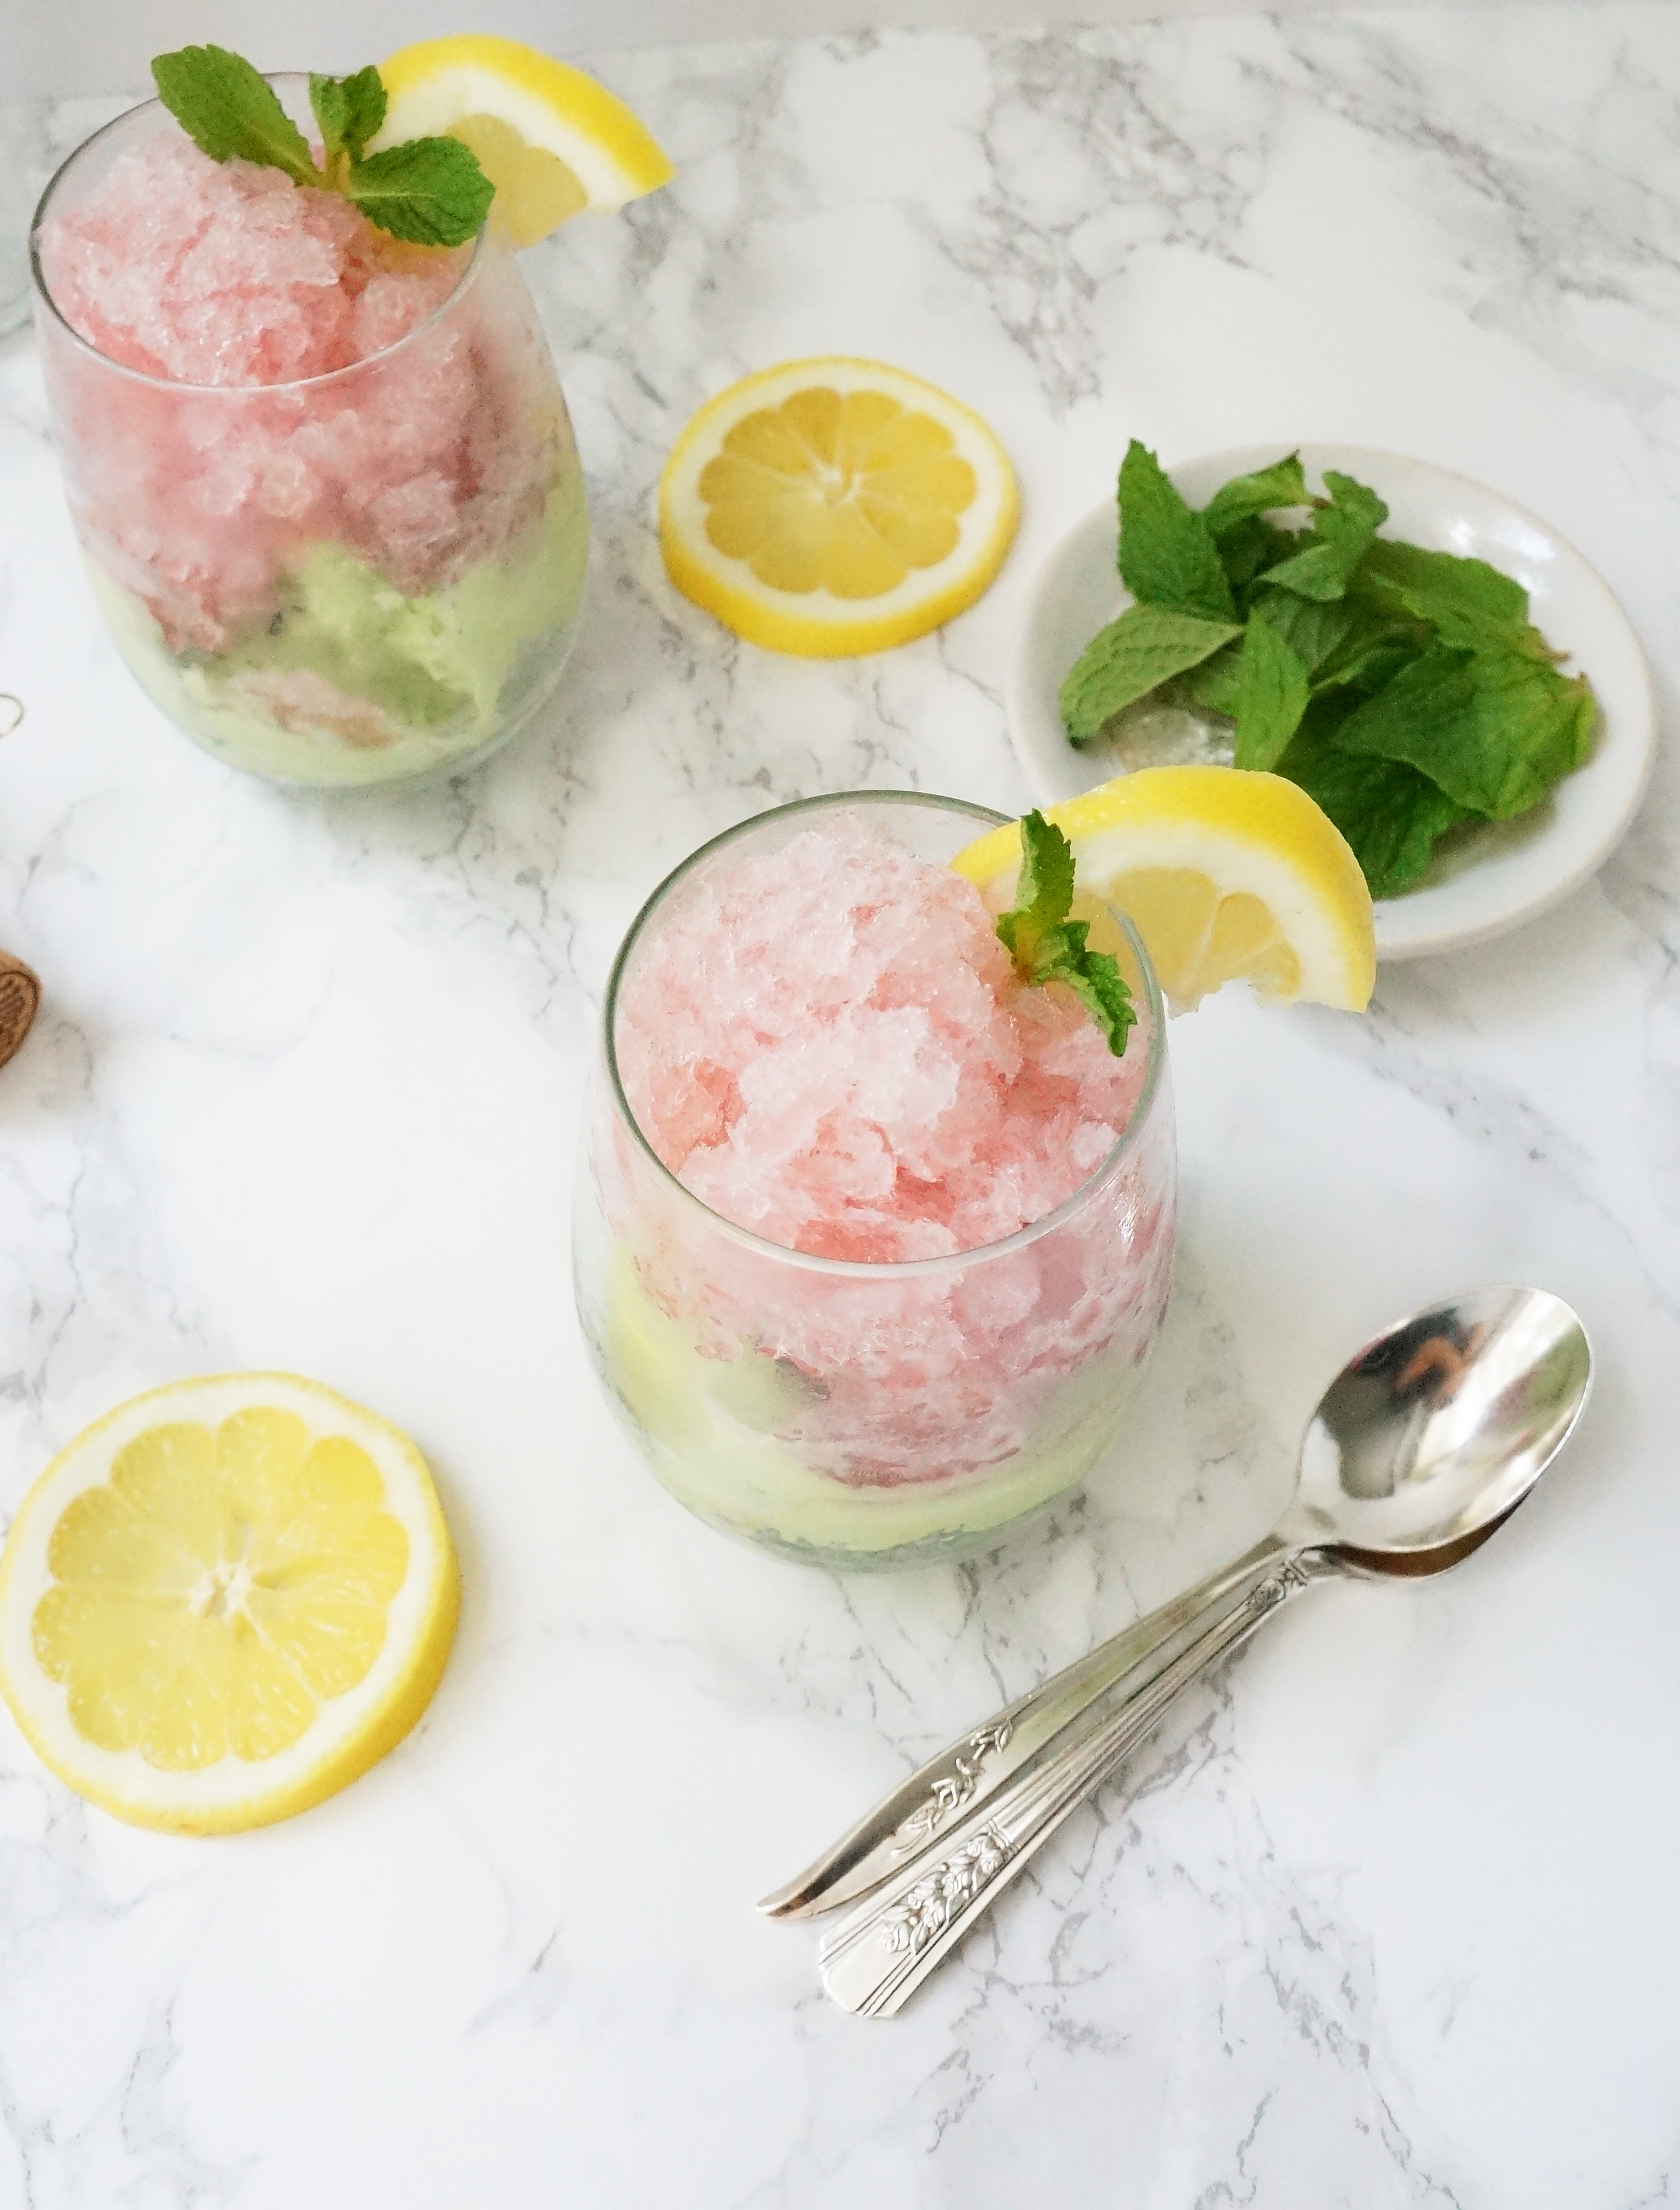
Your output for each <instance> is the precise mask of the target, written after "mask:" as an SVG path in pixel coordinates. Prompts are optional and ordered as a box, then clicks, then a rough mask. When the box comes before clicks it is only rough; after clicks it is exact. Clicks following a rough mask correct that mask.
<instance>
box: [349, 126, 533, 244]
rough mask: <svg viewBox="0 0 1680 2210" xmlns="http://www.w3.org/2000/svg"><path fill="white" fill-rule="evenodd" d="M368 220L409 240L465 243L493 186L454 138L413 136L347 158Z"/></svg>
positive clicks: (354, 192) (480, 221)
mask: <svg viewBox="0 0 1680 2210" xmlns="http://www.w3.org/2000/svg"><path fill="white" fill-rule="evenodd" d="M344 190H345V193H346V197H348V198H350V199H352V200H353V201H354V202H356V205H357V206H358V208H360V209H361V210H362V213H363V214H364V215H365V216H366V217H367V219H368V220H369V221H370V222H374V223H377V224H378V226H379V227H380V229H381V230H384V231H388V232H390V234H391V236H392V237H393V238H402V239H407V240H408V241H409V243H410V244H411V245H465V244H466V243H467V239H469V238H476V237H477V236H478V234H479V231H480V229H481V228H482V227H483V226H484V220H485V216H486V215H487V214H489V213H490V203H491V201H492V200H493V199H494V198H495V196H496V187H495V185H494V184H491V181H490V178H488V177H487V176H485V172H484V171H483V170H482V169H481V168H480V167H479V164H478V162H477V160H475V159H474V158H473V154H471V153H470V152H469V151H468V149H467V148H466V147H465V146H463V145H462V144H461V142H460V141H459V140H458V139H455V138H411V139H410V140H409V141H408V142H407V143H406V145H402V146H388V147H386V148H385V149H384V151H383V152H382V153H379V154H370V155H369V156H368V158H367V159H366V160H364V161H355V162H352V164H351V166H350V172H349V175H348V176H347V177H346V179H345V184H344Z"/></svg>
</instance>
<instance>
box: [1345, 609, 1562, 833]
mask: <svg viewBox="0 0 1680 2210" xmlns="http://www.w3.org/2000/svg"><path fill="white" fill-rule="evenodd" d="M1591 696H1592V694H1591V692H1590V691H1589V690H1588V688H1587V684H1586V682H1585V680H1584V679H1582V678H1581V677H1577V678H1576V679H1575V680H1574V681H1573V682H1566V681H1565V680H1564V679H1563V677H1562V676H1561V675H1559V674H1558V673H1557V672H1556V670H1555V669H1553V668H1551V667H1543V666H1540V665H1538V663H1537V662H1535V661H1532V660H1531V659H1529V658H1527V657H1526V655H1524V654H1522V653H1520V652H1514V651H1511V650H1509V649H1504V648H1501V647H1495V646H1490V647H1487V648H1484V649H1480V650H1475V651H1471V650H1467V649H1466V648H1464V647H1463V646H1461V645H1448V644H1436V645H1432V646H1431V647H1430V649H1429V650H1428V651H1427V652H1425V653H1424V654H1423V655H1421V656H1420V657H1419V658H1418V659H1416V660H1414V661H1412V662H1411V663H1410V664H1409V666H1407V667H1404V668H1402V670H1401V671H1400V673H1399V674H1398V675H1396V676H1395V678H1394V680H1393V681H1392V682H1391V683H1388V684H1386V685H1384V686H1383V688H1382V690H1381V691H1377V692H1376V694H1375V695H1374V696H1373V697H1370V698H1367V699H1365V700H1364V701H1363V702H1362V703H1361V704H1360V705H1359V706H1358V708H1357V709H1355V710H1354V711H1353V712H1352V714H1350V715H1349V716H1348V717H1347V719H1346V722H1343V723H1342V725H1341V727H1340V729H1339V730H1338V731H1337V733H1336V739H1335V741H1336V744H1337V746H1338V747H1339V749H1340V750H1341V751H1343V752H1357V753H1361V754H1364V755H1365V756H1366V757H1368V758H1380V759H1391V760H1404V761H1405V762H1406V764H1408V765H1409V766H1411V767H1414V768H1416V769H1417V770H1418V772H1419V773H1420V774H1423V775H1426V776H1428V777H1429V778H1430V782H1433V783H1435V784H1436V785H1438V787H1439V788H1441V789H1442V790H1444V791H1445V792H1446V793H1447V794H1448V797H1449V798H1452V799H1454V800H1456V801H1457V803H1458V804H1459V805H1460V806H1464V807H1466V808H1467V809H1468V810H1469V811H1471V812H1476V813H1484V814H1486V815H1487V816H1488V817H1489V818H1490V819H1493V820H1496V821H1504V820H1508V819H1509V818H1510V817H1511V816H1512V815H1513V814H1516V813H1526V812H1528V810H1529V809H1530V807H1531V806H1538V804H1539V802H1540V800H1542V799H1543V798H1544V797H1545V794H1546V793H1547V791H1548V790H1550V789H1551V786H1552V784H1553V783H1554V782H1558V781H1559V780H1560V779H1561V778H1562V777H1563V776H1566V775H1568V774H1569V770H1571V769H1572V768H1573V767H1575V765H1576V764H1578V751H1579V746H1580V722H1581V712H1582V709H1583V706H1584V704H1585V703H1587V701H1589V700H1590V699H1591Z"/></svg>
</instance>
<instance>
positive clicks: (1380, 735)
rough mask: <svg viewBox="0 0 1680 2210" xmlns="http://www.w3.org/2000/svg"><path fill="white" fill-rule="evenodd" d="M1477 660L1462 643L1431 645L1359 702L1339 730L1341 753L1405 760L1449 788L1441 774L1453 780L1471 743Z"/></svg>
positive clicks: (1462, 796)
mask: <svg viewBox="0 0 1680 2210" xmlns="http://www.w3.org/2000/svg"><path fill="white" fill-rule="evenodd" d="M1474 659H1475V655H1473V654H1472V653H1469V652H1466V651H1465V650H1463V649H1462V648H1461V647H1460V646H1457V645H1450V644H1432V645H1430V648H1429V649H1428V650H1427V651H1425V652H1423V653H1420V654H1419V655H1418V657H1417V658H1416V659H1413V660H1410V661H1407V662H1406V666H1405V667H1402V668H1401V669H1400V673H1398V674H1397V675H1396V676H1394V679H1393V680H1392V681H1390V682H1388V683H1385V684H1384V685H1383V686H1382V689H1381V690H1380V691H1374V692H1373V693H1372V694H1371V696H1370V697H1369V698H1362V699H1361V700H1360V701H1359V703H1358V705H1356V706H1355V707H1354V709H1353V710H1352V712H1351V713H1350V714H1349V715H1348V716H1347V718H1346V721H1344V722H1342V723H1341V724H1340V727H1339V728H1338V729H1337V730H1336V733H1335V740H1334V741H1335V746H1336V749H1337V750H1338V751H1339V752H1352V753H1358V754H1359V755H1361V756H1362V757H1364V758H1368V759H1387V760H1403V761H1405V762H1406V764H1407V765H1408V766H1411V767H1414V768H1416V769H1417V770H1418V772H1419V773H1420V774H1422V775H1426V776H1429V778H1430V782H1435V783H1438V784H1440V785H1441V787H1442V788H1443V789H1448V788H1449V785H1448V782H1443V780H1442V776H1441V774H1440V773H1438V772H1437V770H1440V769H1442V768H1444V769H1445V770H1447V772H1448V776H1452V773H1453V770H1454V766H1455V764H1458V763H1460V762H1461V761H1462V760H1463V759H1464V758H1465V757H1466V752H1467V747H1468V746H1469V745H1470V743H1471V741H1472V736H1473V729H1474V722H1473V716H1474V708H1475V697H1476V680H1475V676H1474V674H1473V673H1472V669H1473V665H1474ZM1449 794H1450V795H1452V796H1454V797H1455V798H1456V799H1457V800H1458V802H1459V803H1460V805H1469V806H1473V807H1474V810H1475V811H1477V812H1481V811H1483V810H1484V809H1483V808H1481V807H1480V806H1475V804H1474V800H1472V799H1471V798H1470V797H1469V796H1467V794H1466V793H1465V792H1463V791H1461V790H1452V791H1450V793H1449Z"/></svg>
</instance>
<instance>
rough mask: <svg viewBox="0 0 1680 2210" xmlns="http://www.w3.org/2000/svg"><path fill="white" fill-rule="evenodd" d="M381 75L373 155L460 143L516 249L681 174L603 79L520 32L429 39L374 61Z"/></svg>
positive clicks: (495, 220) (494, 222)
mask: <svg viewBox="0 0 1680 2210" xmlns="http://www.w3.org/2000/svg"><path fill="white" fill-rule="evenodd" d="M379 81H380V82H381V83H382V85H383V86H384V88H385V97H386V101H387V106H386V109H385V120H384V122H383V123H382V124H381V125H380V128H379V131H378V135H377V136H376V137H374V138H372V139H370V141H369V146H368V150H369V152H370V153H378V152H379V151H381V150H382V148H385V147H387V146H396V145H400V144H402V143H404V142H406V140H408V139H410V138H442V137H449V138H459V139H460V140H461V143H462V144H463V145H465V146H467V147H468V148H470V149H471V151H472V152H473V154H476V155H477V157H478V161H479V167H480V168H481V169H483V171H484V172H485V175H486V176H487V177H488V178H490V180H491V184H494V185H495V187H496V198H495V201H494V202H493V203H492V205H491V211H490V220H491V226H492V227H494V228H496V229H498V230H502V231H503V232H506V233H507V234H508V236H509V237H510V238H511V239H513V241H514V243H515V245H534V244H535V243H536V241H537V239H539V238H546V237H547V236H548V234H549V232H551V231H552V230H555V229H557V228H558V226H560V224H561V223H563V222H564V221H565V220H567V219H568V218H569V216H571V215H575V214H582V213H583V212H584V211H585V210H588V211H590V212H592V213H597V214H611V213H613V212H614V211H615V210H616V209H617V208H621V207H623V205H624V204H625V202H627V201H629V200H633V199H639V198H640V197H641V195H642V194H643V193H644V192H651V191H654V190H657V189H658V188H659V185H661V184H666V183H668V182H669V181H670V179H671V178H672V177H673V176H675V175H676V173H677V172H676V171H675V169H674V168H673V167H672V166H671V163H670V161H669V160H666V158H665V155H664V154H662V153H661V152H660V150H659V147H658V146H657V145H656V144H655V143H654V142H653V138H652V137H651V136H649V135H648V133H647V130H645V129H644V128H643V126H642V124H641V123H639V122H638V121H637V119H636V118H635V116H634V115H633V114H632V113H631V112H630V111H629V108H628V107H626V106H625V105H624V103H623V100H618V99H616V98H615V97H614V96H613V94H611V93H610V92H609V91H608V90H607V89H606V88H605V85H601V84H598V83H597V82H595V80H594V78H593V77H592V76H586V75H585V74H584V73H583V71H582V70H581V69H573V68H571V67H570V66H569V64H568V63H565V62H557V61H555V60H553V59H552V58H551V57H550V56H549V55H547V54H539V53H538V52H537V51H536V50H535V49H534V48H533V47H531V46H526V45H521V44H520V43H519V41H518V39H500V38H497V37H495V36H493V35H492V34H491V33H489V32H479V31H474V32H466V33H461V35H459V36H457V37H455V38H449V39H422V40H421V41H420V42H419V43H418V45H412V46H404V47H403V48H402V49H401V51H400V52H397V53H394V54H393V55H392V56H391V57H390V58H389V60H388V61H382V62H381V63H380V64H379Z"/></svg>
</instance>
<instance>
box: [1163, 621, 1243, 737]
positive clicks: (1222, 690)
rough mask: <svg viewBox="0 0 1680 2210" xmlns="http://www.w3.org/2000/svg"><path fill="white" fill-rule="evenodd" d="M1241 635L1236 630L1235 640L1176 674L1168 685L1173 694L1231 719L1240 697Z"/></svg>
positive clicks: (1241, 684)
mask: <svg viewBox="0 0 1680 2210" xmlns="http://www.w3.org/2000/svg"><path fill="white" fill-rule="evenodd" d="M1242 637H1243V632H1242V631H1240V630H1239V631H1237V642H1236V643H1233V644H1226V645H1222V646H1221V647H1220V648H1219V651H1217V652H1216V653H1215V654H1214V655H1213V658H1212V659H1211V660H1204V661H1202V662H1201V666H1200V667H1192V668H1190V669H1189V671H1188V673H1185V674H1183V675H1181V676H1179V677H1178V679H1177V681H1176V682H1175V683H1174V684H1173V686H1172V688H1173V691H1174V693H1175V694H1176V695H1177V697H1180V698H1183V699H1184V700H1185V701H1186V702H1187V703H1189V704H1190V705H1192V706H1199V707H1200V708H1201V710H1202V712H1203V713H1204V714H1222V715H1223V716H1225V720H1226V721H1227V722H1234V721H1235V720H1236V719H1237V706H1238V704H1239V703H1240V702H1241V699H1242V696H1243V644H1242Z"/></svg>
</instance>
